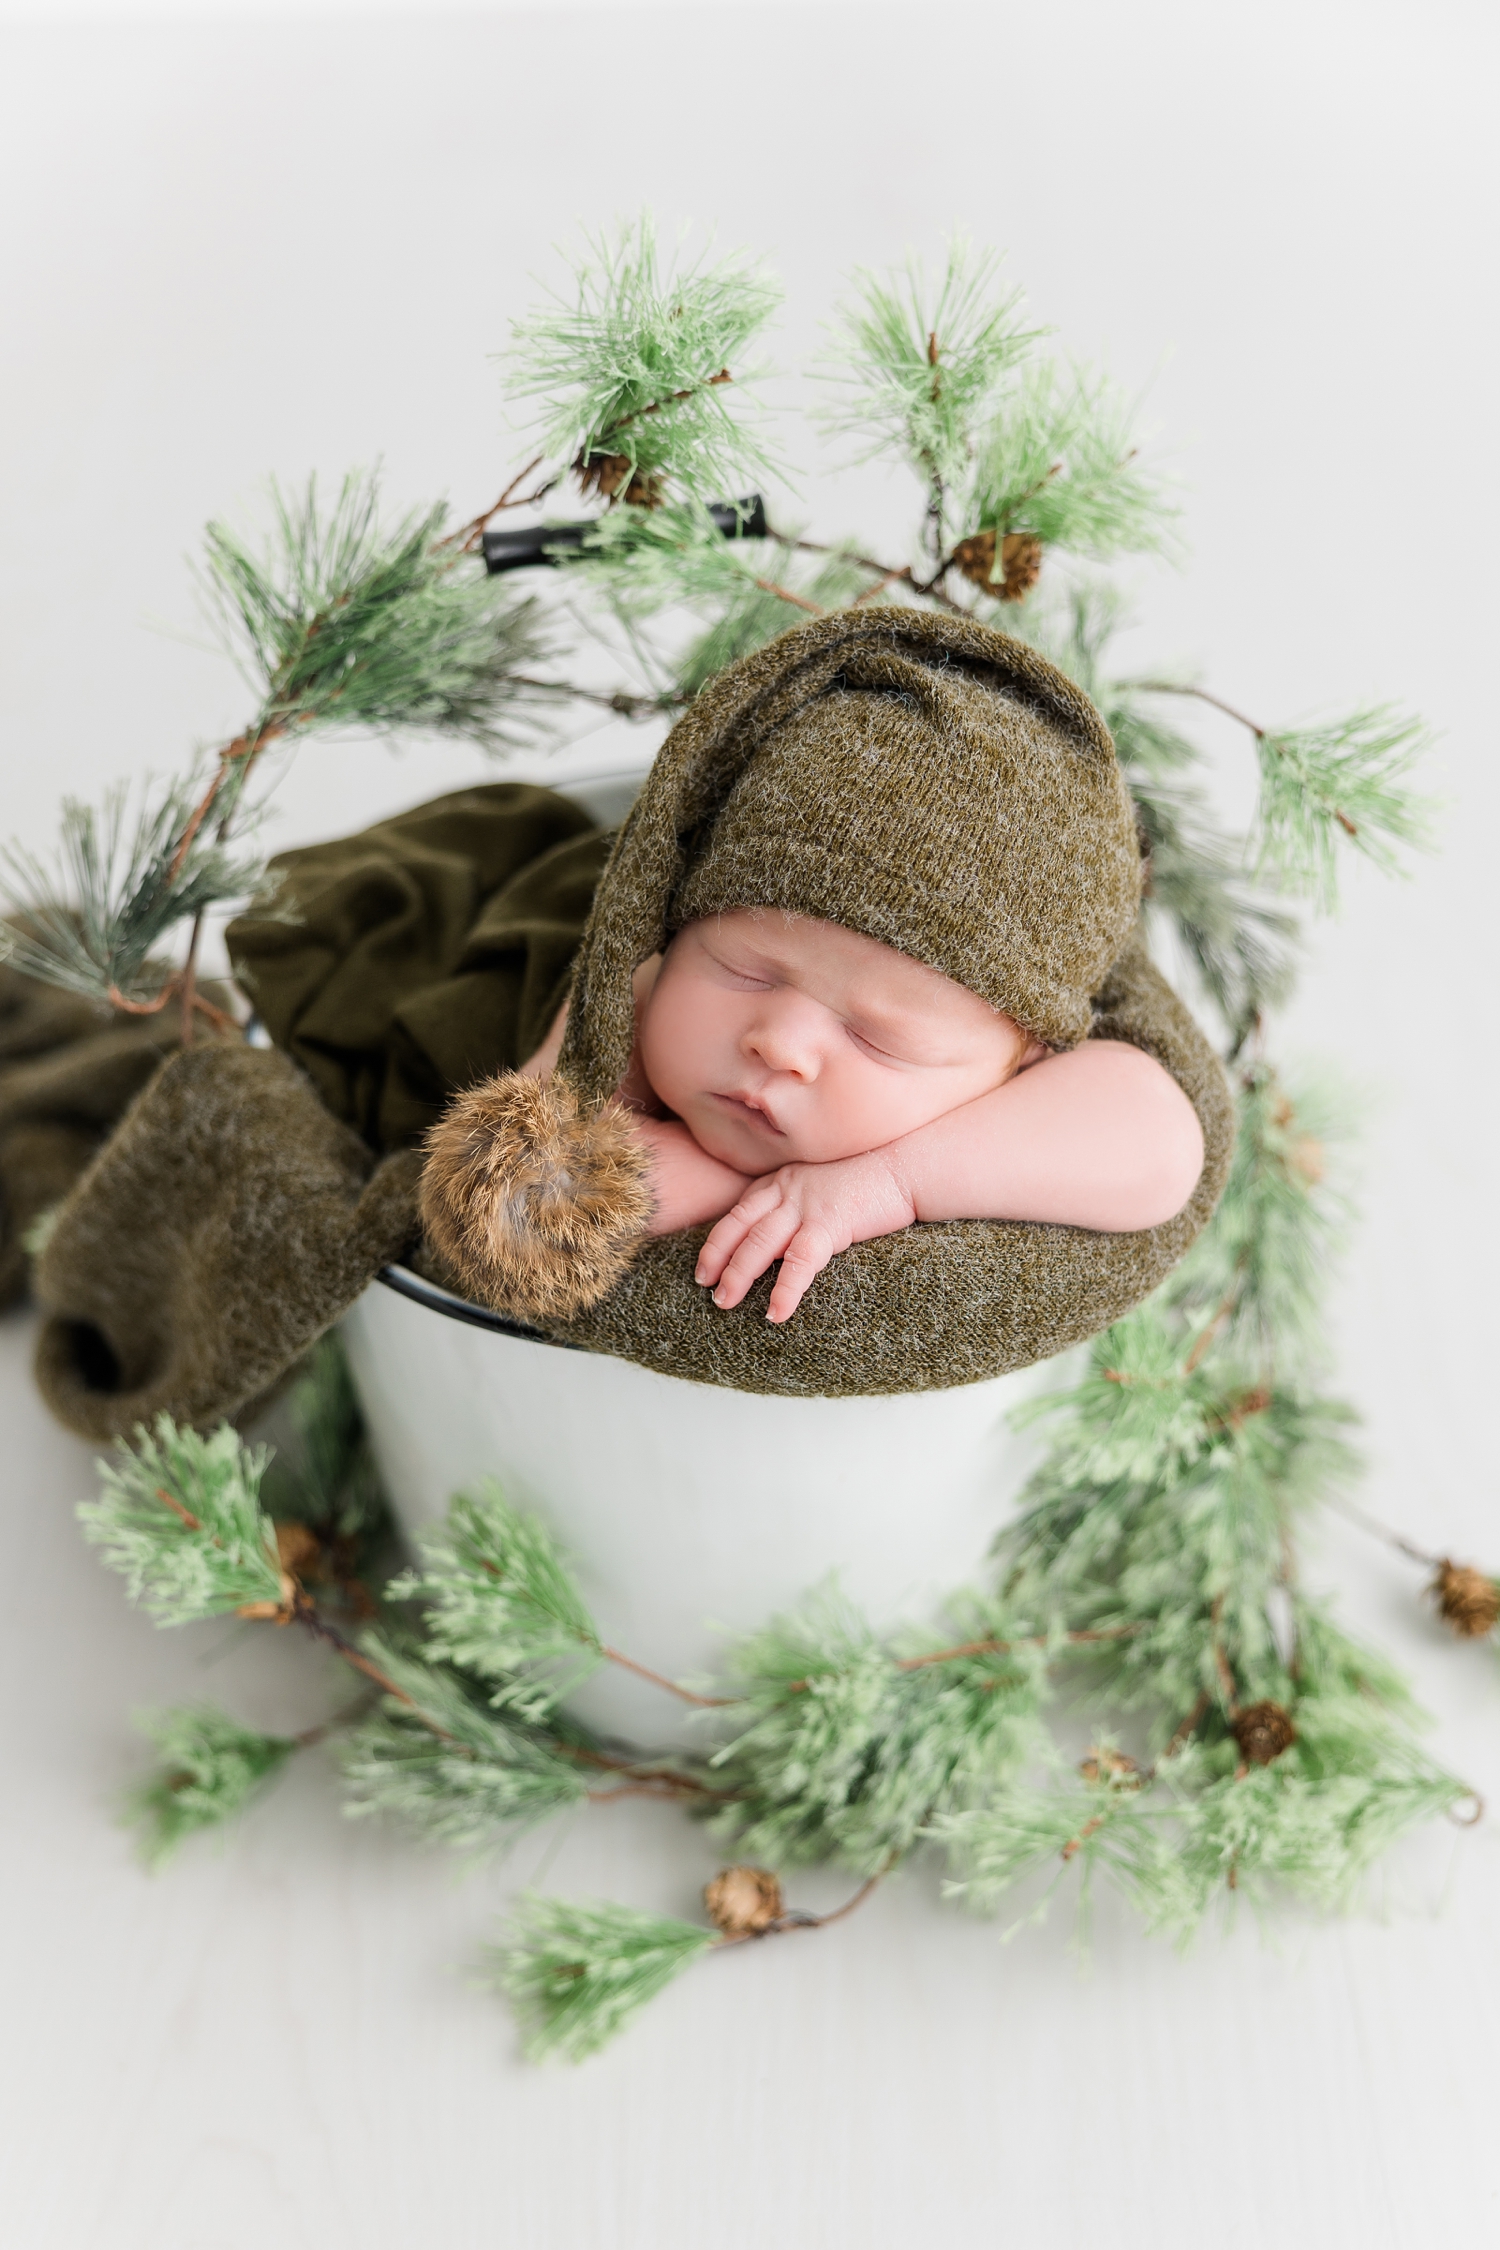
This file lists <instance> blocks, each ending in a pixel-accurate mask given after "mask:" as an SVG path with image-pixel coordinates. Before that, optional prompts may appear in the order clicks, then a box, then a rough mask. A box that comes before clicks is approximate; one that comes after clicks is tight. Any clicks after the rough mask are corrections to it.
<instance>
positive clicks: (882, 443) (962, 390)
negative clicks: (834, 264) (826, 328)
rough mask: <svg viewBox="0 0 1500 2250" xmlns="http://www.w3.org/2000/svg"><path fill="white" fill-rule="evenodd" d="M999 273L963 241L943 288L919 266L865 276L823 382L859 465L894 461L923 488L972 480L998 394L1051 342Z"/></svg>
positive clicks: (842, 316)
mask: <svg viewBox="0 0 1500 2250" xmlns="http://www.w3.org/2000/svg"><path fill="white" fill-rule="evenodd" d="M1000 263H1001V261H1000V259H999V257H998V256H997V255H996V254H995V253H994V252H993V251H988V250H976V249H975V248H973V247H972V246H971V245H970V244H969V243H967V242H966V241H964V240H963V239H962V237H958V236H955V238H954V239H953V241H952V242H951V244H950V245H949V249H948V254H947V258H946V261H945V263H944V266H943V270H942V273H941V275H940V276H939V277H938V279H937V280H936V281H935V282H933V281H931V280H929V279H928V277H927V275H926V273H925V272H924V270H923V268H922V266H921V265H920V264H919V263H918V262H917V261H916V260H915V259H913V260H909V261H908V263H907V265H906V267H905V269H904V270H903V271H901V272H899V273H891V274H884V275H882V274H875V273H869V272H860V273H858V274H857V275H856V276H855V285H854V291H853V294H852V295H851V297H850V299H849V301H848V302H847V303H846V304H845V305H843V306H842V307H841V308H840V309H839V313H838V315H837V317H836V320H835V324H834V328H833V334H832V346H831V349H830V351H829V352H828V354H827V355H826V357H825V359H824V361H823V362H822V364H821V366H820V368H819V373H820V374H821V375H822V377H823V379H824V380H825V381H826V382H827V383H828V384H829V385H830V387H831V389H832V391H833V394H834V395H833V397H832V399H831V401H830V403H829V404H828V405H827V406H826V407H825V409H824V410H823V413H822V416H821V419H823V420H824V421H825V422H826V423H827V424H828V426H829V427H830V428H832V429H835V430H841V431H844V432H845V433H847V434H848V435H849V436H851V437H853V438H855V439H856V440H857V442H858V451H857V453H856V456H855V457H856V459H859V460H871V459H877V458H881V457H883V456H886V455H888V454H890V453H891V452H893V451H894V452H897V453H901V454H904V455H905V456H906V458H907V459H908V460H909V461H910V463H911V464H912V466H913V467H914V468H915V469H916V471H917V473H918V474H919V475H920V476H921V478H922V479H923V481H924V483H932V482H935V483H937V484H939V485H943V486H951V485H953V484H955V483H957V482H959V481H961V480H962V479H963V478H964V477H965V476H966V474H967V471H968V465H969V459H970V454H971V451H972V448H973V445H974V442H975V437H976V433H977V432H978V430H979V429H980V427H981V425H982V424H983V423H984V421H985V419H986V418H987V415H988V413H989V410H990V408H991V406H992V405H993V403H994V400H995V396H996V392H997V390H998V388H999V385H1000V384H1001V382H1002V380H1003V379H1004V377H1005V376H1006V374H1007V373H1008V372H1009V370H1010V369H1011V368H1013V367H1014V366H1016V364H1017V363H1018V362H1019V361H1020V360H1021V359H1022V358H1023V357H1024V356H1025V354H1026V353H1027V352H1028V351H1029V350H1030V348H1031V346H1032V345H1033V343H1034V342H1035V341H1036V339H1037V338H1038V336H1040V335H1041V334H1042V331H1041V330H1040V329H1036V328H1026V327H1023V326H1022V324H1021V318H1020V306H1021V293H1020V291H1019V290H1011V291H1002V290H1001V289H1000V287H999V269H1000Z"/></svg>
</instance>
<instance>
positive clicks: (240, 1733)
mask: <svg viewBox="0 0 1500 2250" xmlns="http://www.w3.org/2000/svg"><path fill="white" fill-rule="evenodd" d="M137 1723H138V1724H139V1726H140V1727H141V1730H142V1732H143V1733H145V1734H146V1735H147V1736H148V1737H149V1738H150V1741H151V1743H152V1746H153V1747H154V1749H155V1750H156V1753H157V1755H158V1757H159V1758H160V1760H161V1764H160V1766H159V1768H158V1769H157V1771H156V1772H154V1773H153V1774H151V1775H150V1776H149V1777H148V1778H147V1779H146V1780H144V1781H142V1782H139V1783H137V1785H136V1786H135V1788H134V1789H132V1790H131V1792H130V1795H129V1798H128V1800H127V1813H128V1817H129V1818H130V1819H131V1820H132V1821H133V1822H134V1823H135V1824H136V1826H137V1828H138V1830H139V1833H140V1845H141V1856H142V1858H143V1859H144V1860H145V1862H146V1864H147V1866H148V1867H153V1868H156V1867H161V1866H162V1865H164V1863H165V1862H166V1861H167V1860H168V1859H170V1858H171V1857H172V1855H173V1853H174V1852H175V1851H176V1850H177V1849H178V1847H179V1845H181V1844H182V1843H184V1842H185V1841H186V1839H187V1838H188V1837H189V1836H195V1835H197V1834H199V1833H200V1832H201V1831H202V1830H204V1829H209V1828H222V1827H223V1826H224V1825H225V1824H226V1822H229V1821H232V1820H235V1819H237V1818H238V1817H239V1815H240V1814H241V1813H242V1812H243V1811H244V1809H245V1807H246V1806H247V1805H248V1804H249V1803H250V1802H251V1800H252V1799H253V1798H254V1797H255V1796H256V1795H258V1793H259V1792H260V1790H262V1789H263V1788H264V1787H265V1785H266V1784H267V1782H269V1781H270V1780H271V1779H272V1778H273V1777H274V1776H275V1775H276V1774H277V1773H279V1772H280V1770H281V1768H282V1767H283V1766H284V1765H285V1764H286V1761H287V1759H288V1758H290V1757H291V1756H292V1755H293V1754H294V1752H295V1751H296V1750H298V1749H299V1748H300V1747H301V1745H300V1743H299V1742H298V1740H297V1739H296V1738H295V1737H294V1736H286V1735H276V1734H258V1733H256V1732H255V1731H254V1730H253V1729H251V1728H249V1727H242V1726H240V1725H239V1724H238V1722H237V1721H236V1720H234V1719H231V1718H230V1717H229V1716H228V1714H227V1713H226V1712H223V1711H218V1710H215V1709H214V1708H213V1707H212V1705H209V1706H206V1707H202V1708H198V1709H194V1710H177V1711H156V1712H151V1713H148V1714H147V1715H145V1716H144V1717H143V1718H141V1719H140V1720H139V1721H138V1722H137Z"/></svg>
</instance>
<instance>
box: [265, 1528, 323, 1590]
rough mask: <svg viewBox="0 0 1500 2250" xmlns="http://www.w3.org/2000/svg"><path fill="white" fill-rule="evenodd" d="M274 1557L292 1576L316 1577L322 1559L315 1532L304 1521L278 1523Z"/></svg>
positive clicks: (320, 1547) (321, 1550)
mask: <svg viewBox="0 0 1500 2250" xmlns="http://www.w3.org/2000/svg"><path fill="white" fill-rule="evenodd" d="M276 1559H277V1561H278V1562H279V1563H280V1564H281V1567H282V1569H283V1570H284V1571H286V1572H287V1574H288V1575H289V1576H290V1577H292V1578H316V1577H317V1576H318V1575H319V1566H320V1564H321V1562H322V1560H323V1549H322V1546H321V1545H320V1543H319V1540H318V1535H317V1533H316V1532H315V1531H313V1530H312V1529H311V1528H310V1527H309V1526H308V1525H307V1524H305V1523H293V1522H291V1521H290V1520H288V1521H286V1522H284V1523H278V1524H277V1526H276Z"/></svg>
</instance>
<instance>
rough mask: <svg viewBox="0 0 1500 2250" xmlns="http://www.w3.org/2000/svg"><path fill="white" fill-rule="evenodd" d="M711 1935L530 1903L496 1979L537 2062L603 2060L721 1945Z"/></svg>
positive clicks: (601, 1906) (698, 1928)
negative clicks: (617, 2039)
mask: <svg viewBox="0 0 1500 2250" xmlns="http://www.w3.org/2000/svg"><path fill="white" fill-rule="evenodd" d="M716 1942H717V1941H716V1939H715V1937H714V1933H713V1931H712V1930H709V1929H705V1928H703V1926H702V1925H701V1924H699V1923H696V1922H678V1921H673V1920H669V1919H668V1918H667V1917H666V1916H663V1915H659V1914H642V1913H639V1912H638V1911H637V1910H636V1909H634V1908H632V1907H628V1906H613V1905H610V1904H608V1903H606V1902H605V1901H603V1900H593V1901H591V1900H577V1899H554V1898H538V1897H536V1896H534V1895H531V1896H527V1897H525V1898H523V1899H522V1900H521V1901H520V1903H519V1905H518V1906H517V1908H516V1912H515V1915H514V1917H513V1919H512V1922H511V1925H510V1928H509V1930H508V1931H507V1933H506V1935H505V1937H504V1939H503V1940H502V1942H501V1943H500V1944H499V1945H497V1946H494V1947H492V1948H490V1949H489V1952H488V1955H487V1959H488V1963H489V1981H490V1982H492V1983H493V1984H495V1985H497V1986H498V1987H499V1989H500V1990H501V1991H503V1992H504V1993H505V1994H506V1995H507V1996H508V1998H509V1999H510V2001H511V2003H512V2005H513V2006H514V2008H515V2010H516V2013H517V2015H518V2016H519V2017H520V2019H521V2023H522V2026H523V2029H524V2031H525V2035H526V2053H527V2055H528V2056H529V2057H530V2058H531V2059H532V2060H533V2061H536V2060H539V2059H540V2058H541V2057H543V2056H546V2055H560V2056H562V2057H564V2058H565V2059H566V2060H567V2061H569V2062H581V2061H582V2060H583V2059H584V2057H585V2056H586V2055H591V2054H594V2053H596V2052H597V2051H598V2049H599V2048H600V2047H602V2046H604V2045H605V2044H606V2043H607V2042H608V2041H609V2040H610V2039H612V2038H614V2036H615V2035H616V2033H617V2032H619V2031H621V2030H623V2028H624V2026H625V2025H626V2024H627V2023H628V2022H629V2021H630V2019H631V2018H632V2016H634V2015H636V2014H637V2013H638V2012H639V2011H640V2009H642V2008H643V2007H644V2006H645V2005H646V2003H647V2001H648V2000H654V1999H655V1997H656V1995H657V1993H658V1992H662V1991H665V1989H666V1987H667V1986H668V1985H669V1984H671V1983H672V1982H673V1980H674V1979H675V1978H676V1977H678V1976H679V1975H680V1974H681V1973H682V1971H683V1970H684V1969H685V1968H687V1966H688V1965H689V1963H690V1962H692V1961H696V1960H698V1959H699V1958H700V1957H701V1956H702V1955H703V1954H705V1953H707V1952H708V1951H709V1950H710V1948H711V1947H712V1946H713V1945H714V1944H715V1943H716Z"/></svg>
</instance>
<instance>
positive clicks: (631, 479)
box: [573, 453, 662, 508]
mask: <svg viewBox="0 0 1500 2250" xmlns="http://www.w3.org/2000/svg"><path fill="white" fill-rule="evenodd" d="M573 467H574V470H575V471H576V473H577V477H578V482H579V483H580V485H581V486H582V487H583V489H584V491H585V492H586V493H587V492H597V493H598V494H599V496H600V498H601V499H603V500H613V499H615V498H616V497H618V498H619V499H621V500H623V501H624V502H625V504H626V506H627V507H630V508H659V507H660V506H661V503H662V480H661V478H660V477H659V476H642V475H641V473H640V471H639V470H638V469H632V468H631V465H630V455H629V454H628V453H580V454H579V456H578V459H577V460H576V461H575V462H574V463H573ZM627 479H628V482H627ZM622 488H623V489H622Z"/></svg>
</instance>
